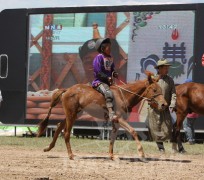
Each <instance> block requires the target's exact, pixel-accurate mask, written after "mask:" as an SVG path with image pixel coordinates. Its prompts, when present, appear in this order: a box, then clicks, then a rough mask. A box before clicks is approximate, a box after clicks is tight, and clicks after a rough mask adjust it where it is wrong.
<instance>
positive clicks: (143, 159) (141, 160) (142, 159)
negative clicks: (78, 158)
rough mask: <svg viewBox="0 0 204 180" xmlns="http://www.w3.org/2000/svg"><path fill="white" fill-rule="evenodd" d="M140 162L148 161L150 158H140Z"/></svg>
mask: <svg viewBox="0 0 204 180" xmlns="http://www.w3.org/2000/svg"><path fill="white" fill-rule="evenodd" d="M139 161H140V162H143V163H148V160H147V159H146V158H145V157H142V158H139Z"/></svg>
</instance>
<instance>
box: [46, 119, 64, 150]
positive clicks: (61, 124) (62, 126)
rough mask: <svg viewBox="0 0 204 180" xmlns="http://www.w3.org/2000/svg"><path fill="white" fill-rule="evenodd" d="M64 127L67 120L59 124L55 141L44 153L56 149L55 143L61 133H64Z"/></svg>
mask: <svg viewBox="0 0 204 180" xmlns="http://www.w3.org/2000/svg"><path fill="white" fill-rule="evenodd" d="M64 126H65V120H64V121H62V122H60V123H58V124H57V129H56V131H55V133H54V137H53V140H52V142H51V143H50V145H49V146H48V147H47V148H45V149H44V152H47V151H50V150H51V149H52V148H54V147H55V143H56V141H57V138H58V135H59V134H60V132H61V131H62V129H63V128H64Z"/></svg>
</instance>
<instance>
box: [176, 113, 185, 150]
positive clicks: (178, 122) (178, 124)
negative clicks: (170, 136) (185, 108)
mask: <svg viewBox="0 0 204 180" xmlns="http://www.w3.org/2000/svg"><path fill="white" fill-rule="evenodd" d="M186 115H187V112H182V113H178V114H177V120H176V130H175V138H176V141H177V143H178V151H179V152H180V153H184V152H186V151H185V149H184V147H183V145H182V142H181V136H180V130H181V127H182V123H183V120H184V119H185V117H186ZM174 146H175V145H174Z"/></svg>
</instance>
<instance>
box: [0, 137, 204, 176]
mask: <svg viewBox="0 0 204 180" xmlns="http://www.w3.org/2000/svg"><path fill="white" fill-rule="evenodd" d="M0 141H1V143H0V156H1V158H0V179H1V180H12V179H17V180H24V179H26V180H28V179H35V180H48V179H49V180H51V179H53V180H64V179H73V180H86V179H91V180H102V179H118V180H132V179H165V180H166V179H168V180H171V179H172V180H173V179H185V180H187V179H196V180H198V179H200V180H203V179H204V154H202V152H203V149H201V148H203V144H202V145H199V146H198V147H197V148H198V149H199V150H198V152H191V151H190V153H187V154H185V155H184V154H178V153H176V154H175V153H171V152H170V151H167V152H166V153H165V154H161V153H159V152H157V151H156V148H155V146H156V145H155V143H153V142H149V143H145V145H144V149H146V152H147V153H146V157H147V160H148V162H147V163H144V162H140V161H139V160H138V157H137V155H136V153H134V154H133V153H132V152H133V150H132V143H133V142H131V145H129V146H128V147H129V149H130V150H127V151H126V149H128V148H127V147H126V148H125V147H124V146H125V144H127V143H128V142H127V141H126V142H122V143H120V142H118V144H122V145H121V146H122V148H123V150H122V151H119V152H118V153H117V156H118V159H117V160H115V161H111V160H110V159H109V158H108V155H107V152H106V151H107V149H108V146H107V147H103V146H104V144H102V145H101V146H100V145H99V144H100V142H101V141H92V142H91V143H89V145H88V146H90V147H91V144H95V142H97V146H96V148H95V150H91V151H85V150H84V149H83V148H80V146H83V145H81V141H83V140H80V141H79V142H78V141H77V140H76V142H74V144H77V143H79V144H78V146H77V147H76V149H74V150H75V151H74V152H75V154H76V157H75V160H69V159H68V156H67V152H66V149H65V146H63V148H62V149H59V148H56V149H53V150H52V151H50V152H47V153H44V152H43V150H42V147H39V145H38V144H37V143H36V147H34V146H35V142H37V141H36V140H33V139H32V138H31V139H30V140H29V139H26V141H27V143H25V142H24V143H22V144H19V143H15V140H14V141H11V140H10V139H8V140H5V139H3V140H2V139H1V138H0ZM7 141H10V144H9V143H7V144H6V143H4V142H7ZM21 141H24V140H23V139H21ZM49 141H50V139H49ZM85 141H86V142H87V140H85ZM43 142H44V141H43ZM46 142H47V141H46ZM29 143H30V144H31V145H30V146H28V144H29ZM44 145H47V144H43V145H42V146H44ZM58 145H59V144H58ZM105 145H108V142H105ZM121 146H119V145H117V147H118V148H120V147H121ZM97 147H98V148H100V147H103V148H106V151H104V152H101V151H97ZM151 147H153V148H151ZM103 148H100V149H103ZM149 148H151V149H152V150H151V151H149V150H148V149H149ZM189 148H191V147H190V145H189ZM80 149H82V150H80ZM186 149H188V147H186ZM134 151H135V150H134ZM154 151H155V152H154Z"/></svg>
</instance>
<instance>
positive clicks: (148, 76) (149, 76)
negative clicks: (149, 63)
mask: <svg viewBox="0 0 204 180" xmlns="http://www.w3.org/2000/svg"><path fill="white" fill-rule="evenodd" d="M145 74H146V75H147V80H148V81H149V84H152V83H153V82H154V78H153V77H152V76H153V75H154V74H153V73H152V72H150V71H145Z"/></svg>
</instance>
